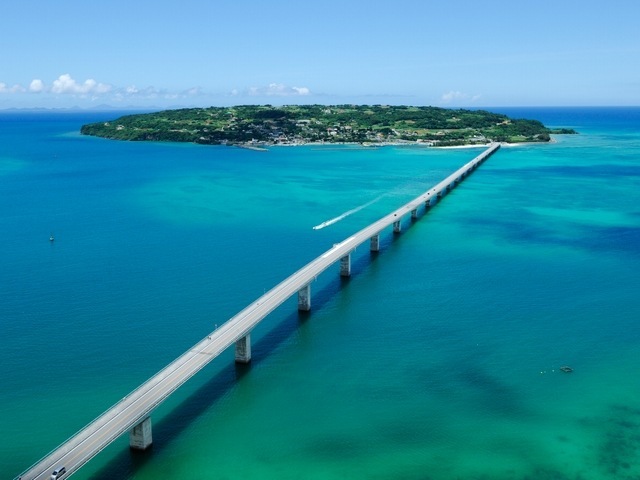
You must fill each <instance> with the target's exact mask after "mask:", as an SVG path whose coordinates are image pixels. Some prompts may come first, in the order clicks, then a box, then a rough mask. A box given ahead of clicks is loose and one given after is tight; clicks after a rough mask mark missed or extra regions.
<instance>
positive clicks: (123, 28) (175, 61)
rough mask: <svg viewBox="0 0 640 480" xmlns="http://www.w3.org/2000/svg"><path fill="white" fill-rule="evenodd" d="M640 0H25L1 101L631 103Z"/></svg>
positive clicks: (8, 27) (18, 8) (11, 30)
mask: <svg viewBox="0 0 640 480" xmlns="http://www.w3.org/2000/svg"><path fill="white" fill-rule="evenodd" d="M639 20H640V2H638V1H637V0H610V1H609V2H606V3H605V2H593V1H592V2H590V1H588V0H581V1H577V0H554V1H550V0H537V1H530V0H518V1H513V0H485V1H483V2H478V1H471V0H465V1H461V0H394V1H393V2H391V1H389V0H386V1H384V2H383V1H379V0H368V1H364V0H340V1H337V0H324V1H322V2H305V1H293V0H270V1H268V0H265V1H257V0H233V1H231V0H229V1H225V0H219V1H213V0H211V1H210V0H200V1H195V0H181V1H169V0H153V1H145V0H139V1H132V0H127V1H126V2H125V1H122V0H111V1H109V2H94V1H91V0H83V1H77V0H58V1H55V2H54V1H50V0H44V1H43V0H20V1H11V2H5V4H4V5H3V8H2V11H1V12H0V38H1V39H2V45H1V47H0V109H5V108H12V107H18V108H23V107H24V108H30V107H45V108H58V107H73V106H78V107H81V108H95V107H98V106H100V105H111V106H114V107H120V108H122V107H138V108H140V107H153V108H158V107H161V108H168V107H175V106H210V105H235V104H247V103H251V104H258V103H270V104H273V105H281V104H293V103H325V104H327V103H358V104H366V103H383V104H408V105H409V104H410V105H436V106H444V107H448V106H450V107H459V106H538V105H539V106H548V105H558V106H560V105H563V106H564V105H567V106H572V105H640V33H639V32H640V27H639V26H638V22H639Z"/></svg>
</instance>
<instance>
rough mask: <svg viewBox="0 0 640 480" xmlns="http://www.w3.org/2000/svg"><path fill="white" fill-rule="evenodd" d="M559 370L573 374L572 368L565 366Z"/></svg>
mask: <svg viewBox="0 0 640 480" xmlns="http://www.w3.org/2000/svg"><path fill="white" fill-rule="evenodd" d="M560 370H562V371H563V372H565V373H571V372H573V368H571V367H568V366H567V365H563V366H562V367H560Z"/></svg>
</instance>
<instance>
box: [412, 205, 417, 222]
mask: <svg viewBox="0 0 640 480" xmlns="http://www.w3.org/2000/svg"><path fill="white" fill-rule="evenodd" d="M417 218H418V209H417V208H414V209H413V210H411V220H416V219H417Z"/></svg>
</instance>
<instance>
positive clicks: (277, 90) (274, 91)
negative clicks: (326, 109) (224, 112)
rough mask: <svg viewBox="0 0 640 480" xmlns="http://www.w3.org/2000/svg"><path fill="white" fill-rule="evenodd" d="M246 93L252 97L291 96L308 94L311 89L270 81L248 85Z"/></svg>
mask: <svg viewBox="0 0 640 480" xmlns="http://www.w3.org/2000/svg"><path fill="white" fill-rule="evenodd" d="M234 91H236V90H234ZM247 94H248V95H250V96H252V97H255V96H267V97H291V96H302V95H310V94H311V90H309V89H308V88H307V87H289V86H287V85H284V84H282V83H270V84H269V85H268V86H266V87H250V88H249V89H247Z"/></svg>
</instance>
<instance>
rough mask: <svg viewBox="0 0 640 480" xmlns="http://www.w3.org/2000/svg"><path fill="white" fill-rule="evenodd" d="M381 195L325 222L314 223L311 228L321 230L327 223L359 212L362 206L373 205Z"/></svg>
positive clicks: (332, 222)
mask: <svg viewBox="0 0 640 480" xmlns="http://www.w3.org/2000/svg"><path fill="white" fill-rule="evenodd" d="M382 197H384V195H380V196H379V197H377V198H374V199H373V200H371V201H370V202H367V203H364V204H362V205H360V206H359V207H356V208H352V209H351V210H348V211H346V212H344V213H343V214H341V215H338V216H337V217H335V218H332V219H331V220H327V221H326V222H322V223H321V224H320V225H316V226H315V227H313V229H314V230H321V229H323V228H324V227H328V226H329V225H333V224H334V223H336V222H339V221H340V220H342V219H344V218H347V217H348V216H349V215H353V214H354V213H356V212H359V211H360V210H362V209H363V208H367V207H368V206H369V205H373V204H374V203H376V202H377V201H378V200H380V199H381V198H382Z"/></svg>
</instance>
